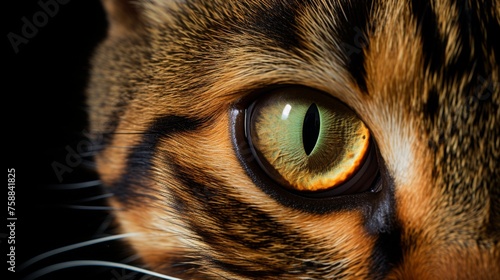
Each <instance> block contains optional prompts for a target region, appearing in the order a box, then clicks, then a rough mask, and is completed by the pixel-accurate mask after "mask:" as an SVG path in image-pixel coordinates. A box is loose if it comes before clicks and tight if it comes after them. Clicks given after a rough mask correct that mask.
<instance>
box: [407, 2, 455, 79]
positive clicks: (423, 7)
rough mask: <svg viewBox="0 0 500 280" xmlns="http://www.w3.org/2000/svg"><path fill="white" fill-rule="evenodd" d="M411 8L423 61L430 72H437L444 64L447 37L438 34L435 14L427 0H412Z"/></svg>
mask: <svg viewBox="0 0 500 280" xmlns="http://www.w3.org/2000/svg"><path fill="white" fill-rule="evenodd" d="M411 10H412V13H413V16H414V18H415V20H416V21H417V28H418V31H419V32H420V36H421V38H422V44H423V55H424V63H425V65H427V66H428V67H429V69H430V71H432V72H439V70H440V69H442V67H443V65H444V50H445V46H446V42H447V38H442V37H440V36H439V31H438V30H439V29H438V23H437V20H438V19H437V15H436V13H435V11H434V10H433V9H432V6H431V3H430V1H429V0H423V1H421V0H412V1H411Z"/></svg>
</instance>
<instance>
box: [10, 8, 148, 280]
mask: <svg viewBox="0 0 500 280" xmlns="http://www.w3.org/2000/svg"><path fill="white" fill-rule="evenodd" d="M48 1H49V0H42V2H48ZM4 5H7V7H5V6H4V8H3V18H4V19H5V22H4V24H3V26H4V27H5V29H4V31H3V46H4V48H3V50H4V54H5V55H6V56H5V58H4V60H3V61H4V62H5V61H6V62H7V63H2V65H3V66H4V71H3V72H4V74H3V75H2V76H3V78H4V83H3V87H2V92H3V96H4V98H6V100H4V101H3V104H4V115H6V116H7V118H6V119H5V122H6V125H5V126H4V130H3V138H4V139H6V140H7V141H6V142H5V141H3V143H4V145H5V146H4V149H5V150H6V151H7V158H6V160H5V164H6V165H7V166H6V167H7V168H15V173H16V186H15V191H16V200H15V201H16V207H15V209H16V210H15V217H17V219H18V220H17V221H16V227H15V242H16V243H15V248H16V251H15V254H16V268H17V267H18V266H19V265H21V264H22V263H23V262H24V261H26V260H28V259H30V258H32V257H34V256H36V255H39V254H41V253H44V252H47V251H50V250H52V249H56V248H59V247H62V246H66V245H71V244H74V243H77V242H82V241H87V240H90V239H93V238H98V237H103V236H107V235H110V234H112V228H113V227H112V225H108V223H107V222H109V221H110V218H111V216H110V215H109V213H107V212H106V211H103V210H76V209H68V208H67V207H66V205H94V206H100V205H104V203H105V202H104V201H103V200H96V201H93V202H85V203H82V202H78V200H79V199H83V198H88V197H91V196H95V195H98V194H100V193H102V191H101V188H100V187H99V186H96V187H90V188H84V189H77V190H69V189H62V190H61V189H54V188H58V187H62V186H64V185H61V184H71V183H78V182H86V181H90V180H95V179H96V176H95V174H94V172H93V171H92V166H91V164H84V163H85V162H87V161H88V160H90V159H91V158H88V157H83V155H82V157H81V159H82V160H84V162H82V163H79V164H77V165H76V166H75V167H71V166H69V165H68V163H67V157H68V154H70V152H69V151H68V147H69V150H75V151H76V150H77V148H78V147H79V145H80V144H81V143H83V142H82V141H86V137H85V135H84V134H85V131H86V126H87V120H86V118H87V113H86V109H85V101H84V100H85V96H84V92H85V86H86V83H87V78H88V72H89V58H90V56H91V54H92V52H93V50H94V48H95V47H96V45H97V43H98V42H99V41H100V40H102V38H103V36H105V32H106V27H107V22H106V18H105V15H104V12H103V10H102V6H101V4H100V2H99V1H97V0H92V1H91V0H70V1H69V2H68V3H67V4H64V5H62V4H59V5H58V6H59V10H58V11H57V13H55V14H54V15H53V16H48V19H47V21H46V23H45V24H41V25H40V27H38V28H37V29H38V30H36V32H34V33H33V34H34V35H33V36H32V38H27V39H28V42H27V43H22V44H20V45H19V46H18V48H19V50H18V52H17V53H16V52H15V50H14V47H13V45H12V42H10V41H9V37H8V36H9V35H8V34H9V33H10V34H11V35H12V34H17V35H20V36H23V34H22V32H23V26H24V25H25V23H24V22H23V20H22V19H23V17H26V19H28V21H30V22H32V23H33V16H34V15H36V14H37V13H39V12H40V11H43V9H42V8H41V6H40V5H39V4H38V1H8V2H7V3H4ZM40 19H42V20H43V18H40ZM71 159H74V158H71ZM54 162H58V163H60V164H63V165H65V166H68V167H69V168H71V169H72V172H65V173H63V174H62V181H60V180H59V179H58V177H57V176H56V172H55V171H54V168H53V164H54ZM4 172H5V169H4ZM6 177H7V176H6ZM6 177H5V178H6ZM6 181H7V180H6ZM4 186H5V187H4V193H5V196H2V197H5V199H4V200H3V201H5V202H4V203H5V204H4V205H6V204H7V191H8V189H7V182H5V184H4ZM2 212H3V213H4V216H6V215H7V207H6V206H5V208H4V211H2ZM4 223H5V224H7V223H8V222H7V221H6V219H4ZM2 228H3V230H0V233H1V234H2V235H1V239H0V240H1V244H0V246H1V254H2V260H4V261H2V270H4V271H7V268H8V267H9V265H8V264H7V263H6V261H5V258H6V254H8V253H9V250H8V249H9V248H8V246H10V245H8V244H7V241H8V238H7V236H8V235H9V234H10V232H9V230H8V229H7V227H6V226H5V227H2ZM121 248H122V247H121V246H120V245H119V244H117V243H110V242H108V243H105V244H99V245H93V246H89V247H86V248H81V249H76V250H72V251H68V252H65V253H61V254H58V255H56V256H51V257H48V258H46V259H44V260H41V261H39V262H37V263H35V264H33V265H31V266H29V267H28V268H26V269H25V270H23V271H18V270H17V269H16V273H11V272H8V271H7V272H8V274H6V275H8V277H7V278H3V277H2V279H23V278H24V276H26V275H29V274H31V273H33V272H34V271H37V270H39V269H42V268H44V267H48V266H50V265H53V264H55V263H60V262H65V261H70V260H80V259H83V260H85V259H90V260H111V261H123V259H124V258H126V257H127V256H128V255H129V253H128V252H127V251H124V250H122V249H121ZM2 274H3V273H2ZM4 275H5V274H4ZM132 275H133V273H130V272H127V271H124V270H122V269H111V268H99V267H84V268H67V269H63V270H61V271H58V272H54V273H50V274H48V275H46V276H44V277H41V278H38V279H109V280H111V279H117V280H120V279H129V280H130V279H139V278H140V277H138V276H133V277H132Z"/></svg>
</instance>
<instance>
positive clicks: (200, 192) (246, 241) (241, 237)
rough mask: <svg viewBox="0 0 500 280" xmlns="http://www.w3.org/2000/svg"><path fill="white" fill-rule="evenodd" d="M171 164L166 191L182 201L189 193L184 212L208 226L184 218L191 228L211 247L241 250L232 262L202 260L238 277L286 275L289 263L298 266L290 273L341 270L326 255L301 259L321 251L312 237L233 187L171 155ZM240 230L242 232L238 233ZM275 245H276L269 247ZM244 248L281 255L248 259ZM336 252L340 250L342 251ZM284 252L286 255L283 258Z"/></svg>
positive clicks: (216, 249) (215, 257) (315, 255)
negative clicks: (174, 184)
mask: <svg viewBox="0 0 500 280" xmlns="http://www.w3.org/2000/svg"><path fill="white" fill-rule="evenodd" d="M171 164H172V170H173V171H174V172H173V174H175V177H176V180H177V181H179V182H180V184H178V187H179V188H175V189H171V190H170V191H171V193H172V195H173V196H174V197H175V201H178V200H182V198H181V197H190V198H193V199H187V200H184V201H182V204H183V205H184V207H183V211H184V213H185V214H184V215H183V216H185V217H186V218H187V219H189V217H197V216H199V215H203V216H204V217H206V219H209V221H210V222H209V223H210V225H207V223H206V222H205V223H200V221H199V220H197V219H192V220H189V225H190V228H191V230H192V231H194V232H195V233H196V236H198V237H200V238H201V239H202V240H203V242H205V243H206V244H208V245H209V246H211V247H212V248H213V250H211V251H213V252H232V251H233V250H241V253H239V254H235V255H234V256H233V258H236V259H237V261H236V259H235V261H236V262H235V263H232V262H231V261H230V260H231V258H230V259H226V258H224V259H219V258H217V254H214V255H212V256H205V257H204V259H207V260H209V261H210V262H212V263H213V264H214V265H216V266H219V267H221V268H223V269H224V270H226V271H230V272H232V273H233V274H235V275H238V276H241V277H259V278H261V277H283V276H284V275H285V274H288V275H291V274H292V273H291V272H289V271H288V270H287V268H289V267H290V266H293V267H301V268H302V269H301V270H300V269H299V270H297V271H295V272H294V273H301V272H304V271H315V270H323V271H328V270H329V268H332V267H335V269H337V270H338V271H339V273H341V272H342V269H343V268H342V266H338V267H337V266H335V264H329V263H328V261H329V260H328V259H325V260H318V262H317V263H302V262H301V261H300V260H301V259H318V256H320V255H321V254H320V251H317V250H316V249H315V248H314V246H313V245H314V244H316V241H315V240H311V239H307V238H305V237H304V236H301V234H300V232H297V231H295V230H292V229H290V228H287V227H285V226H284V225H283V224H280V223H279V222H278V221H276V220H275V219H274V218H273V217H271V216H269V215H268V214H267V213H265V212H262V211H261V210H259V209H258V208H255V207H253V206H251V205H247V204H244V203H243V202H241V201H239V200H237V199H235V198H233V195H231V189H233V188H234V186H227V185H225V183H224V182H222V181H220V180H219V179H217V178H214V177H213V176H211V175H210V174H205V173H203V174H202V173H200V172H202V170H196V171H195V172H193V169H195V168H196V167H193V166H191V167H186V166H181V165H179V164H176V163H175V160H171ZM193 174H198V175H193ZM207 194H208V195H207ZM190 212H191V213H196V214H191V213H190ZM242 230H243V231H244V234H242V233H241V231H242ZM278 244H279V246H271V245H278ZM228 248H231V249H229V250H228ZM244 252H255V253H259V252H260V253H262V255H263V256H268V257H270V258H274V257H275V256H278V255H280V256H282V257H280V259H281V260H282V262H280V263H277V262H276V259H274V260H273V262H270V261H269V260H267V259H261V260H256V259H252V260H248V259H247V258H245V256H244ZM336 254H338V255H342V253H341V252H336ZM283 255H285V256H286V257H285V258H283ZM202 257H203V256H202ZM270 263H273V266H271V265H270ZM256 268H257V269H256Z"/></svg>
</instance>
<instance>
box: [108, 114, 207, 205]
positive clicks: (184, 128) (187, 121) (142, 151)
mask: <svg viewBox="0 0 500 280" xmlns="http://www.w3.org/2000/svg"><path fill="white" fill-rule="evenodd" d="M202 123H203V121H202V120H199V119H192V118H187V117H182V116H165V117H161V118H158V119H157V120H155V121H154V122H153V123H152V124H151V125H150V126H149V128H148V129H147V130H146V131H144V133H143V136H142V139H141V141H140V142H139V143H138V144H137V145H136V146H134V147H133V148H132V149H131V151H130V153H129V154H128V157H127V163H126V167H125V169H124V171H123V175H122V176H121V177H120V180H118V181H117V182H116V183H114V184H112V186H111V191H112V192H113V193H114V195H115V197H116V198H117V199H118V200H120V201H121V202H122V203H133V202H134V201H136V200H137V197H141V196H142V197H148V195H147V194H146V193H147V191H144V190H143V189H142V188H141V186H143V185H146V183H145V180H148V178H149V176H148V174H149V172H150V171H151V167H152V164H153V157H154V155H155V153H156V151H157V149H156V147H157V145H158V142H159V140H160V139H162V138H167V137H173V136H174V135H175V134H178V133H182V132H188V131H193V130H196V129H197V128H198V127H199V126H200V125H201V124H202Z"/></svg>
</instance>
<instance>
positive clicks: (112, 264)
mask: <svg viewBox="0 0 500 280" xmlns="http://www.w3.org/2000/svg"><path fill="white" fill-rule="evenodd" d="M77 266H104V267H115V268H122V269H128V270H131V271H135V272H139V273H143V274H147V275H151V276H154V277H158V278H160V279H166V280H181V279H179V278H175V277H172V276H167V275H163V274H161V273H157V272H154V271H150V270H147V269H143V268H139V267H135V266H131V265H127V264H122V263H115V262H108V261H95V260H78V261H68V262H62V263H57V264H53V265H50V266H47V267H45V268H42V269H40V270H38V271H35V272H33V273H32V274H30V275H28V276H27V277H26V278H25V280H32V279H36V278H39V277H41V276H43V275H46V274H48V273H51V272H54V271H58V270H61V269H65V268H71V267H77Z"/></svg>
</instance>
